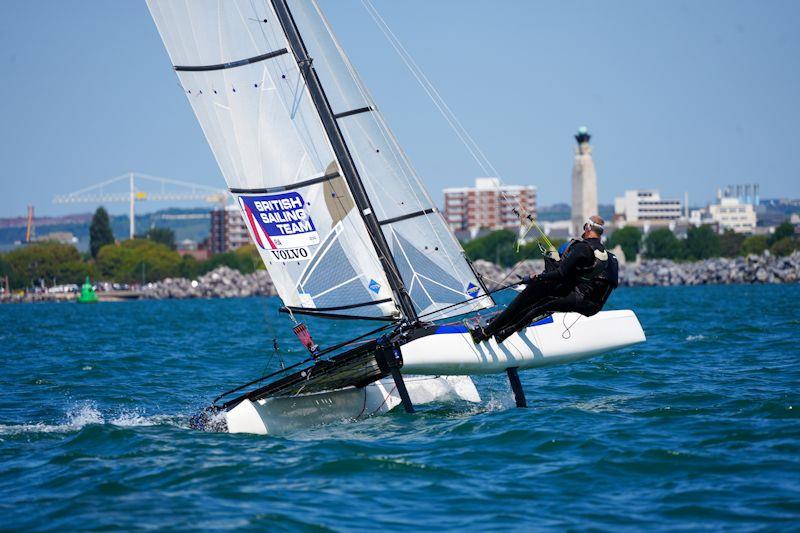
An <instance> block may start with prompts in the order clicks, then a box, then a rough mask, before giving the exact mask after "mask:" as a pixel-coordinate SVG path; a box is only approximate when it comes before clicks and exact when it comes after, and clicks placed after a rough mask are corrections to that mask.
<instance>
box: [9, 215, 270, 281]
mask: <svg viewBox="0 0 800 533" xmlns="http://www.w3.org/2000/svg"><path fill="white" fill-rule="evenodd" d="M175 248H176V246H175V234H174V233H173V232H172V230H170V229H166V228H152V229H150V230H149V231H148V232H147V233H146V234H145V235H142V236H139V237H136V238H134V239H128V240H124V241H122V242H119V243H117V242H116V241H115V239H114V235H113V233H112V231H111V225H110V221H109V217H108V213H107V212H106V210H105V209H103V208H102V207H100V208H98V209H97V211H96V212H95V214H94V217H93V218H92V223H91V226H90V227H89V252H88V253H87V254H85V255H82V254H81V253H80V252H79V251H78V249H77V248H75V246H73V245H71V244H62V243H59V242H41V243H34V244H29V245H26V246H22V247H20V248H17V249H15V250H12V251H10V252H7V253H4V254H0V277H3V276H8V281H9V286H10V287H11V288H12V289H23V288H30V287H34V286H41V285H42V284H43V285H45V286H53V285H56V284H59V285H67V284H79V283H82V282H83V281H84V279H85V278H86V276H89V277H90V278H91V279H93V280H101V281H109V282H114V283H127V284H138V283H142V284H144V283H150V282H154V281H159V280H162V279H164V278H168V277H185V278H189V279H194V278H196V277H197V276H200V275H202V274H205V273H206V272H209V271H211V270H213V269H215V268H217V267H219V266H222V265H225V266H228V267H231V268H234V269H236V270H239V271H241V272H243V273H250V272H253V271H255V270H256V269H260V268H264V266H263V263H262V262H261V259H260V257H259V255H258V251H257V250H256V248H255V246H253V245H248V246H243V247H242V248H239V249H238V250H236V251H234V252H227V253H222V254H217V255H214V256H212V257H210V258H209V259H207V260H204V261H198V260H197V259H195V258H194V257H192V256H190V255H184V256H183V257H181V256H180V255H179V254H178V252H177V251H176V250H175Z"/></svg>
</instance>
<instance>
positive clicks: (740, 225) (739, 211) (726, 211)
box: [689, 192, 758, 233]
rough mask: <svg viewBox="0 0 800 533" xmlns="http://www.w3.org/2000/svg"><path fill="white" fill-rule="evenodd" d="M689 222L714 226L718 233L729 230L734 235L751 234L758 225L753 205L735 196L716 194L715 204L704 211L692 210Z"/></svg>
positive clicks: (696, 224)
mask: <svg viewBox="0 0 800 533" xmlns="http://www.w3.org/2000/svg"><path fill="white" fill-rule="evenodd" d="M689 222H691V223H692V224H693V225H695V226H700V225H706V224H711V225H716V226H717V227H718V228H719V231H725V230H728V229H731V230H733V231H735V232H736V233H753V232H754V231H755V229H756V224H757V223H758V217H757V216H756V210H755V208H754V207H753V204H751V203H746V202H744V201H743V200H742V199H741V198H739V197H735V196H729V197H726V196H723V195H722V193H719V192H718V193H717V203H716V204H710V205H709V206H708V207H706V208H704V209H694V210H692V214H691V216H690V217H689Z"/></svg>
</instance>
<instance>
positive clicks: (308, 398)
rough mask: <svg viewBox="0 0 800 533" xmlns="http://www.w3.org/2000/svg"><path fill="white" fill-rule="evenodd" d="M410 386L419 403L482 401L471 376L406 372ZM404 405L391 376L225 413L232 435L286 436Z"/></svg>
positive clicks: (245, 403)
mask: <svg viewBox="0 0 800 533" xmlns="http://www.w3.org/2000/svg"><path fill="white" fill-rule="evenodd" d="M405 383H406V387H407V388H408V392H409V394H410V396H411V400H412V401H413V402H414V403H415V404H417V405H424V404H427V403H433V402H448V401H449V402H453V401H457V400H463V401H468V402H474V403H477V402H480V401H481V397H480V395H479V394H478V390H477V389H476V388H475V384H474V383H472V380H471V379H470V378H469V377H468V376H446V377H432V376H406V377H405ZM399 404H400V395H399V394H398V392H397V389H396V387H395V384H394V382H393V381H392V378H385V379H382V380H379V381H376V382H374V383H370V384H369V385H367V386H366V387H360V388H355V387H348V388H346V389H339V390H335V391H328V392H319V393H315V394H302V395H299V396H292V397H278V398H265V399H262V400H256V401H254V402H253V401H250V400H243V401H242V402H240V403H239V404H237V405H236V407H234V408H232V409H231V410H229V411H228V412H227V413H225V418H226V423H227V429H228V432H230V433H255V434H259V435H266V434H285V433H289V432H291V431H295V430H298V429H302V428H308V427H312V426H316V425H320V424H327V423H331V422H340V421H342V420H355V419H360V418H366V417H368V416H372V415H376V414H382V413H386V412H388V411H391V410H392V409H394V408H395V407H397V406H398V405H399Z"/></svg>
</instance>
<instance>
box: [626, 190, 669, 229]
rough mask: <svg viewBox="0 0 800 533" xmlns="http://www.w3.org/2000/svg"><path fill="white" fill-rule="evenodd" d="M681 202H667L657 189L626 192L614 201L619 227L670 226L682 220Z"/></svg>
mask: <svg viewBox="0 0 800 533" xmlns="http://www.w3.org/2000/svg"><path fill="white" fill-rule="evenodd" d="M681 209H682V206H681V201H680V200H665V199H662V198H661V194H660V193H659V191H657V190H655V189H637V190H630V191H625V194H624V195H623V196H619V197H617V198H615V199H614V221H615V222H616V223H617V225H620V226H621V225H645V224H651V225H661V224H663V225H668V224H669V223H670V222H672V221H675V220H678V219H680V218H681V214H682V212H681Z"/></svg>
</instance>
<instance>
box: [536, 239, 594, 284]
mask: <svg viewBox="0 0 800 533" xmlns="http://www.w3.org/2000/svg"><path fill="white" fill-rule="evenodd" d="M592 256H593V252H592V251H591V248H590V247H589V246H588V245H586V244H585V243H576V244H575V245H573V246H572V247H571V248H570V250H569V252H568V253H566V254H564V257H562V258H561V261H559V262H558V268H557V269H555V270H548V271H545V272H543V273H541V274H540V275H539V279H542V280H545V281H563V280H566V279H569V277H570V276H571V274H572V273H573V272H574V271H575V269H576V268H577V266H578V265H579V264H580V263H581V262H586V261H587V260H589V261H591V258H592Z"/></svg>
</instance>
